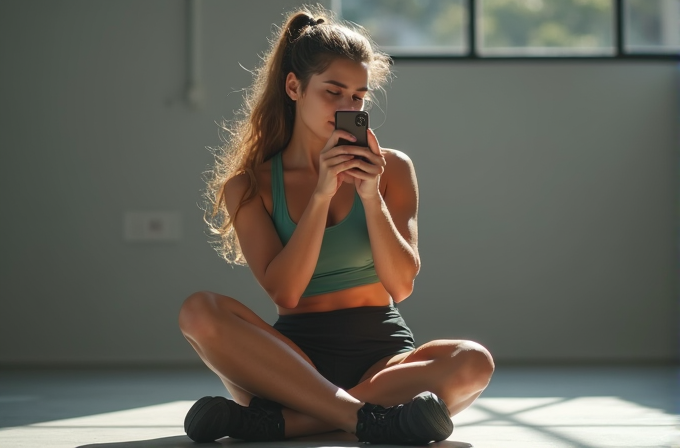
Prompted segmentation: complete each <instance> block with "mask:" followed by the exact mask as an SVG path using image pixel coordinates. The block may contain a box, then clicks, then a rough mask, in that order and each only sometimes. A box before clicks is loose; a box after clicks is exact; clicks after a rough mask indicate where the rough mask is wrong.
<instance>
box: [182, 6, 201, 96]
mask: <svg viewBox="0 0 680 448" xmlns="http://www.w3.org/2000/svg"><path fill="white" fill-rule="evenodd" d="M185 6H186V90H185V92H184V100H185V102H186V104H187V105H188V106H189V107H190V108H191V109H199V108H200V107H202V105H203V90H202V87H201V84H200V81H201V80H200V40H199V34H200V6H199V1H198V0H186V4H185Z"/></svg>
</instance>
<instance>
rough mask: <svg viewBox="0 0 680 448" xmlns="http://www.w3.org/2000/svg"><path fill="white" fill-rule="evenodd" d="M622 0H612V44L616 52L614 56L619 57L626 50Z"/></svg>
mask: <svg viewBox="0 0 680 448" xmlns="http://www.w3.org/2000/svg"><path fill="white" fill-rule="evenodd" d="M623 1H624V0H614V45H615V47H616V54H615V55H614V57H617V58H621V57H623V56H624V55H625V54H626V52H625V49H624V47H623V45H624V36H623V35H624V23H623V22H624V17H623V16H624V14H623V8H624V4H623Z"/></svg>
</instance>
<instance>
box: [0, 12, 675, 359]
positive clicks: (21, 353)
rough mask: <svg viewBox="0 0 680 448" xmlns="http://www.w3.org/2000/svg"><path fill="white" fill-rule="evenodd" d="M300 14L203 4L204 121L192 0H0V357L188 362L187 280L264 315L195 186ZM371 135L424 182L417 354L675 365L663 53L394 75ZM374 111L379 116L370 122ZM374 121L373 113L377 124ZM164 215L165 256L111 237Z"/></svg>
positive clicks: (671, 151)
mask: <svg viewBox="0 0 680 448" xmlns="http://www.w3.org/2000/svg"><path fill="white" fill-rule="evenodd" d="M297 3H298V2H295V1H292V0H289V1H285V2H283V1H279V0H276V1H274V0H271V1H257V2H254V1H248V2H246V1H236V0H233V1H228V0H221V1H202V2H201V7H202V25H201V31H200V36H201V72H202V80H203V84H202V88H203V90H204V94H205V98H206V101H205V104H204V106H203V108H201V109H198V110H192V109H191V108H189V107H187V106H186V104H185V103H183V101H182V92H183V89H184V87H185V86H184V83H185V81H186V77H185V51H184V46H185V36H184V26H185V23H184V3H183V2H182V1H179V0H174V1H169V0H162V1H161V0H155V1H151V0H148V1H144V2H137V1H132V0H128V1H116V2H104V1H89V0H80V1H75V0H69V1H57V2H53V1H48V0H44V1H35V0H33V1H25V0H21V1H20V0H12V1H3V2H1V3H0V50H1V55H2V71H1V74H0V76H1V77H2V83H0V95H1V98H2V101H1V102H0V111H1V114H2V115H1V118H2V119H1V120H0V126H1V129H2V132H0V145H1V146H2V148H1V151H0V154H1V157H2V161H1V163H0V170H1V171H0V181H1V182H2V188H1V189H0V195H1V203H2V205H3V210H2V226H1V229H0V238H1V240H0V241H1V246H0V253H1V263H2V264H1V265H0V275H1V276H2V277H1V279H0V363H5V364H11V363H65V364H68V363H85V364H86V363H116V362H119V363H175V362H179V363H184V362H187V363H192V362H199V361H198V358H197V356H196V355H195V354H194V353H193V351H192V350H191V348H190V347H189V345H188V344H187V343H186V341H185V340H184V339H183V337H182V336H181V334H180V332H179V330H178V328H177V312H178V310H179V307H180V305H181V303H182V301H183V299H184V298H185V297H186V296H187V295H189V294H190V293H191V292H193V291H197V290H202V289H207V290H213V291H218V292H220V293H223V294H227V295H231V296H233V297H235V298H237V299H239V300H241V301H243V302H244V303H246V304H247V305H248V306H250V307H251V308H252V309H254V310H255V311H256V312H258V313H259V314H260V315H262V316H263V317H264V318H265V319H266V320H267V321H269V322H270V323H271V322H273V321H274V320H275V317H276V316H275V309H274V306H273V305H272V304H271V302H270V301H269V299H268V298H267V297H266V295H265V294H264V292H263V290H262V289H261V288H260V287H259V286H258V285H257V284H256V282H255V280H254V278H253V276H252V275H251V274H250V272H249V271H248V270H247V269H246V268H240V267H237V268H232V267H230V266H228V265H227V264H226V263H224V262H223V261H221V260H220V259H219V258H218V257H217V255H216V254H215V253H214V251H213V250H212V248H211V247H210V246H209V245H208V243H207V242H206V236H205V234H204V232H205V227H204V225H203V223H202V220H201V217H202V212H201V210H200V209H199V208H198V207H197V202H199V201H200V190H201V189H202V188H203V183H202V180H201V173H202V172H203V171H206V170H207V169H208V167H209V165H210V163H211V161H212V156H211V154H210V152H209V151H208V150H207V149H206V147H215V146H218V145H219V144H220V139H219V136H218V128H217V126H216V124H215V122H216V121H217V122H219V121H221V120H222V118H223V117H224V118H230V117H231V116H232V112H233V111H234V110H235V109H237V108H238V106H239V104H240V102H241V96H240V94H239V93H234V92H235V91H237V90H239V89H241V88H244V87H247V86H248V84H249V81H250V75H249V74H248V73H247V72H246V71H245V70H243V69H242V68H241V67H239V63H240V64H242V65H243V66H244V67H246V68H253V67H255V65H256V64H257V63H258V54H259V53H261V52H263V51H264V50H265V49H266V48H267V45H268V44H267V37H268V36H269V33H270V30H271V29H272V26H271V24H272V23H277V24H278V23H280V22H281V20H282V15H281V14H282V12H283V11H285V10H287V9H288V8H289V7H290V6H291V5H294V4H297ZM395 74H396V78H395V80H394V81H393V83H392V85H391V86H390V87H389V88H388V97H387V98H388V101H387V102H385V100H384V99H383V100H382V102H381V104H382V107H383V109H385V110H386V111H387V117H386V118H385V116H384V114H382V113H381V112H380V111H379V110H378V109H377V108H374V109H373V110H372V123H373V125H374V127H377V130H376V132H377V134H378V137H379V139H380V142H381V144H382V145H383V146H385V147H394V148H398V149H401V150H404V151H405V152H407V153H408V154H409V155H410V156H411V158H412V159H413V161H414V163H415V166H416V169H417V173H418V179H419V183H420V195H421V209H420V214H419V223H420V251H421V257H422V261H423V267H422V270H421V273H420V275H419V277H418V278H417V281H416V289H415V292H414V294H413V296H412V297H411V298H409V299H408V300H406V301H405V302H403V303H402V304H401V305H400V308H401V310H402V313H403V314H404V315H405V317H406V319H407V320H408V322H409V323H410V324H411V326H412V328H413V329H414V331H415V332H416V337H417V342H419V343H422V342H425V341H427V340H429V339H433V338H469V339H474V340H477V341H479V342H481V343H483V344H485V345H486V346H487V347H489V349H490V350H491V351H492V353H494V355H495V356H496V359H497V360H499V361H501V362H502V361H506V362H511V361H543V362H549V361H565V360H578V361H588V360H591V361H593V360H597V361H620V360H637V361H645V360H671V359H677V356H678V338H677V335H678V320H679V319H678V316H679V313H678V276H677V267H678V266H677V265H678V263H677V243H676V242H677V229H678V226H677V224H678V214H677V210H678V190H679V189H678V182H677V179H678V169H677V168H678V158H677V156H678V135H679V133H678V117H679V112H678V102H679V101H678V85H679V83H678V75H677V67H676V65H675V64H674V63H671V62H616V61H611V62H593V63H584V62H569V61H563V62H547V61H543V62H517V61H515V62H481V63H472V62H456V61H439V62H405V61H398V62H397V63H396V64H395ZM383 122H384V123H383ZM381 123H383V124H381ZM128 210H175V211H179V212H180V213H181V216H182V220H183V236H182V238H181V239H180V240H179V241H178V242H175V243H156V244H139V243H137V244H135V243H130V242H126V241H124V240H123V214H124V213H125V212H126V211H128Z"/></svg>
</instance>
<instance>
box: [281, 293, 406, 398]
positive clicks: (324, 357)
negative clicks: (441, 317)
mask: <svg viewBox="0 0 680 448" xmlns="http://www.w3.org/2000/svg"><path fill="white" fill-rule="evenodd" d="M274 328H275V329H277V330H278V331H280V332H281V333H282V334H283V335H285V336H287V337H288V338H290V339H291V340H292V341H293V342H294V343H295V344H297V345H298V346H299V347H300V348H301V349H302V351H304V352H305V353H306V354H307V356H309V358H310V359H311V360H312V362H313V363H314V365H315V366H316V368H317V369H318V371H319V373H321V375H323V376H324V377H325V378H326V379H328V380H329V381H330V382H331V383H333V384H335V385H336V386H338V387H340V388H342V389H345V390H346V389H351V388H352V387H354V386H356V385H357V384H358V383H359V380H360V379H361V377H362V376H363V375H364V373H366V371H367V370H368V369H369V368H370V367H371V366H372V365H373V364H375V363H376V362H378V361H379V360H381V359H382V358H385V357H387V356H393V355H396V354H398V353H404V352H409V351H411V350H414V349H415V341H414V339H413V333H412V332H411V330H410V329H409V328H408V327H407V326H406V322H404V319H403V318H402V317H401V314H399V310H397V308H395V307H394V306H391V305H390V306H364V307H358V308H347V309H342V310H336V311H327V312H320V313H304V314H290V315H283V316H279V319H278V320H277V321H276V323H275V324H274Z"/></svg>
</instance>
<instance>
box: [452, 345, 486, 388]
mask: <svg viewBox="0 0 680 448" xmlns="http://www.w3.org/2000/svg"><path fill="white" fill-rule="evenodd" d="M451 358H452V360H453V361H454V363H455V365H456V371H457V374H458V379H459V381H461V382H462V383H463V384H465V385H466V387H467V388H470V389H473V390H483V389H484V388H486V386H487V385H488V384H489V381H490V380H491V376H492V375H493V372H494V370H495V364H494V361H493V357H492V356H491V353H490V352H489V350H487V349H486V347H484V346H483V345H481V344H479V343H477V342H474V341H461V342H460V343H459V344H458V346H457V348H456V350H454V352H453V353H452V357H451Z"/></svg>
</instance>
